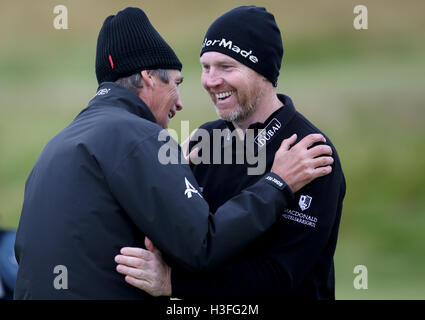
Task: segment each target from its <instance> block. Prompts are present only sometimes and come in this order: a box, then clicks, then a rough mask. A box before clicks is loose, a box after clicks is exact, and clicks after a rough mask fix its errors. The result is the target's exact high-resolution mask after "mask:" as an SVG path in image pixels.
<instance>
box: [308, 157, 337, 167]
mask: <svg viewBox="0 0 425 320" xmlns="http://www.w3.org/2000/svg"><path fill="white" fill-rule="evenodd" d="M333 163H334V158H332V157H318V158H315V159H313V160H312V166H313V168H314V169H316V168H319V167H326V166H330V165H331V164H333Z"/></svg>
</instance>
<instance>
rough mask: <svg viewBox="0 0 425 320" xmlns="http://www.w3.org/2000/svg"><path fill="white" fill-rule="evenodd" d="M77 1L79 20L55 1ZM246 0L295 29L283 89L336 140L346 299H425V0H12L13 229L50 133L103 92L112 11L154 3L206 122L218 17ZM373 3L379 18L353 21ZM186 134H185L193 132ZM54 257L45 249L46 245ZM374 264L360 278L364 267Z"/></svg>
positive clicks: (8, 109) (2, 140)
mask: <svg viewBox="0 0 425 320" xmlns="http://www.w3.org/2000/svg"><path fill="white" fill-rule="evenodd" d="M59 4H62V5H65V6H66V7H67V9H68V23H69V29H68V30H56V29H54V27H53V19H54V16H55V15H54V14H53V8H54V7H55V6H56V5H59ZM244 4H256V5H262V6H265V7H266V8H267V9H268V10H269V11H271V12H272V13H274V15H275V17H276V20H277V22H278V24H279V26H280V28H281V31H282V35H283V41H284V47H285V56H284V59H283V66H282V69H281V76H280V80H279V91H280V92H284V93H286V94H288V95H290V96H291V97H292V98H293V100H294V102H295V105H296V107H297V109H298V110H299V111H300V112H302V113H303V114H304V115H306V116H307V117H308V118H309V119H310V120H311V121H312V122H313V123H315V124H316V125H317V126H318V127H319V128H321V129H322V130H323V131H324V132H325V133H327V135H328V136H329V137H330V138H331V139H332V141H333V142H334V144H335V146H336V147H337V150H338V152H339V155H340V157H341V160H342V164H343V169H344V173H345V176H346V180H347V195H346V198H345V201H344V210H343V217H342V221H341V228H340V235H339V241H338V245H337V251H336V255H335V266H336V298H337V299H424V298H425V235H424V232H425V209H424V205H425V148H424V146H425V144H424V142H425V126H424V119H425V110H424V101H425V90H424V89H425V87H424V84H425V81H424V74H425V73H424V71H425V41H424V40H425V19H423V14H424V12H425V2H423V1H422V0H411V1H409V2H404V1H401V0H393V1H383V0H365V1H361V2H357V1H349V0H347V1H338V0H332V1H330V0H326V1H320V2H316V1H305V0H298V1H295V2H294V1H251V2H244V1H235V0H228V1H224V0H219V1H204V0H198V1H196V0H180V1H161V0H157V1H153V0H147V1H113V0H108V1H106V0H104V1H100V0H97V1H82V0H72V1H71V0H61V1H51V0H43V1H37V2H35V1H29V0H20V1H2V2H1V6H0V7H1V10H0V39H1V49H0V115H1V117H0V150H1V151H0V152H1V157H0V227H4V228H16V226H17V224H18V221H19V214H20V210H21V205H22V200H23V193H24V185H25V180H26V177H27V175H28V174H29V172H30V170H31V168H32V166H33V164H34V162H35V160H36V159H37V157H38V155H39V154H40V152H41V150H42V148H43V147H44V145H45V144H46V143H47V141H48V140H49V139H50V138H52V137H53V136H54V135H55V134H56V133H57V132H58V131H60V130H61V129H62V128H63V127H65V126H66V125H67V124H68V123H69V122H70V121H71V120H72V119H73V118H74V117H75V116H76V115H77V114H78V113H79V111H80V110H81V109H83V108H84V107H85V106H86V105H87V102H88V101H89V100H90V99H91V97H92V96H93V95H94V93H95V91H96V88H97V82H96V77H95V73H94V57H95V47H96V39H97V34H98V31H99V29H100V27H101V25H102V23H103V20H104V19H105V17H106V16H107V15H109V14H114V13H116V12H117V11H118V10H120V9H122V8H124V7H126V6H137V7H141V8H143V9H144V10H145V11H146V12H147V14H148V16H149V17H150V20H151V22H152V23H153V24H154V26H155V27H156V28H157V29H158V31H159V32H160V33H161V34H162V35H163V36H164V38H165V39H166V40H167V41H168V42H169V43H170V44H171V45H172V47H173V48H175V50H176V52H177V54H178V55H179V57H180V58H181V60H182V62H183V65H184V67H183V75H184V77H185V80H184V84H183V86H182V87H181V95H182V99H183V103H184V110H183V112H180V113H179V114H178V115H177V116H176V117H175V118H174V119H173V120H172V122H171V126H170V127H171V128H173V129H175V130H177V132H180V121H182V120H189V121H190V128H191V129H194V128H196V127H197V126H199V125H200V124H202V123H203V122H206V121H209V120H211V119H215V118H217V116H216V114H215V111H214V108H213V106H212V105H211V102H210V101H209V98H208V96H207V94H206V93H205V92H204V91H203V89H202V87H201V85H200V67H199V48H200V44H201V43H202V40H203V36H204V33H205V31H206V29H207V27H208V26H209V24H210V23H211V22H212V21H213V20H214V19H215V18H216V17H218V15H220V14H221V13H223V12H225V11H227V10H229V9H231V8H233V7H235V6H238V5H244ZM358 4H363V5H366V6H367V8H368V16H369V29H368V30H362V31H357V30H355V29H354V28H353V19H354V17H355V14H354V13H353V8H354V6H356V5H358ZM182 138H185V137H184V136H183V137H182ZM41 258H42V257H41ZM356 265H365V266H366V267H367V268H368V289H367V290H356V289H354V287H353V280H354V277H355V276H356V275H355V274H353V269H354V267H355V266H356Z"/></svg>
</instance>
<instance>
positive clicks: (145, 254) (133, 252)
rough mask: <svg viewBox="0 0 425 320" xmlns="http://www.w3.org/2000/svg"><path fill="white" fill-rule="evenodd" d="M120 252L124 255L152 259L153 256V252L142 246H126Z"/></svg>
mask: <svg viewBox="0 0 425 320" xmlns="http://www.w3.org/2000/svg"><path fill="white" fill-rule="evenodd" d="M120 253H121V254H122V255H124V256H131V257H136V258H142V259H145V260H150V259H151V258H152V257H151V252H149V251H148V250H145V249H142V248H132V247H124V248H121V250H120Z"/></svg>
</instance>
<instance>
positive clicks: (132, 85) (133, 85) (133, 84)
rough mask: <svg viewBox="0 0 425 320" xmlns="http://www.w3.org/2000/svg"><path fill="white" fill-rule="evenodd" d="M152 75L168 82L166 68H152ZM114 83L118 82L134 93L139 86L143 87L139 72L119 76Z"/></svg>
mask: <svg viewBox="0 0 425 320" xmlns="http://www.w3.org/2000/svg"><path fill="white" fill-rule="evenodd" d="M151 74H152V75H156V76H158V78H159V79H160V80H161V81H162V82H164V83H168V82H169V75H170V73H169V70H166V69H154V70H151ZM115 83H117V84H119V85H120V86H121V87H124V88H127V89H129V90H131V91H133V92H135V93H137V92H138V91H139V90H140V89H141V88H143V84H142V75H141V74H140V72H137V73H135V74H132V75H131V76H128V77H123V78H119V79H118V80H116V81H115Z"/></svg>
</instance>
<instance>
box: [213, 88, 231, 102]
mask: <svg viewBox="0 0 425 320" xmlns="http://www.w3.org/2000/svg"><path fill="white" fill-rule="evenodd" d="M234 92H235V91H234V90H231V91H226V92H220V93H216V94H215V97H216V99H217V100H220V101H222V100H225V99H227V98H228V97H230V96H231V95H232V94H233V93H234Z"/></svg>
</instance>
